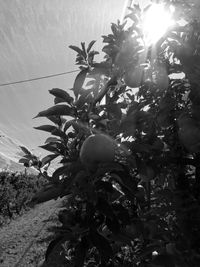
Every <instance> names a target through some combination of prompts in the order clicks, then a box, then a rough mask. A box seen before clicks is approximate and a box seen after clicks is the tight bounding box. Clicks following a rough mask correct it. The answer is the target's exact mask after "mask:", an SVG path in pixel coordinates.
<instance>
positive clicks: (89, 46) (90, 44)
mask: <svg viewBox="0 0 200 267" xmlns="http://www.w3.org/2000/svg"><path fill="white" fill-rule="evenodd" d="M95 42H96V41H95V40H93V41H91V42H90V43H89V45H88V48H87V53H89V52H90V50H91V48H92V46H93V45H94V44H95Z"/></svg>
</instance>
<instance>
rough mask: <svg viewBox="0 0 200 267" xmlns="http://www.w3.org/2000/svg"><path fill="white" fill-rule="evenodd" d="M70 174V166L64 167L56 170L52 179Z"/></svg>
mask: <svg viewBox="0 0 200 267" xmlns="http://www.w3.org/2000/svg"><path fill="white" fill-rule="evenodd" d="M68 172H69V166H68V165H67V166H62V167H60V168H58V169H57V170H55V172H54V173H53V175H52V177H53V178H58V177H59V176H60V175H63V174H67V173H68Z"/></svg>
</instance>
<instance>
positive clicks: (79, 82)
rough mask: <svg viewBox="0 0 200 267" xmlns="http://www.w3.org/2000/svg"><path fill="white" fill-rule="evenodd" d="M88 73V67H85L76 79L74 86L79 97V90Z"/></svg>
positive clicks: (75, 93)
mask: <svg viewBox="0 0 200 267" xmlns="http://www.w3.org/2000/svg"><path fill="white" fill-rule="evenodd" d="M87 73H88V69H83V70H81V71H80V72H79V74H78V75H77V76H76V79H75V81H74V86H73V91H74V95H75V96H76V97H78V95H79V92H80V90H81V88H82V86H83V84H84V81H85V78H86V75H87Z"/></svg>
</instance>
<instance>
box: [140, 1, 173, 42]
mask: <svg viewBox="0 0 200 267" xmlns="http://www.w3.org/2000/svg"><path fill="white" fill-rule="evenodd" d="M173 11H174V10H173V9H170V10H169V11H167V10H165V7H164V6H163V5H162V4H152V6H151V7H150V8H149V9H148V10H147V11H146V12H145V14H144V17H143V31H144V37H145V42H146V44H147V45H151V44H154V43H156V42H157V41H158V40H159V39H160V38H161V37H162V36H163V35H164V34H165V33H166V31H167V29H168V28H169V27H170V26H172V25H173V20H172V13H173Z"/></svg>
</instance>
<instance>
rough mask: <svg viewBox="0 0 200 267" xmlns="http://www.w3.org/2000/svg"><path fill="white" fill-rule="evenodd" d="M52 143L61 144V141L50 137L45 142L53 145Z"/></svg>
mask: <svg viewBox="0 0 200 267" xmlns="http://www.w3.org/2000/svg"><path fill="white" fill-rule="evenodd" d="M51 142H60V139H58V138H56V137H48V138H47V139H46V141H45V144H47V143H51Z"/></svg>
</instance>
